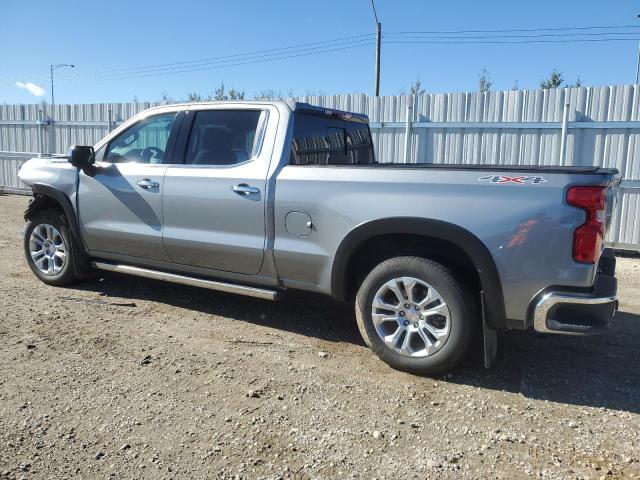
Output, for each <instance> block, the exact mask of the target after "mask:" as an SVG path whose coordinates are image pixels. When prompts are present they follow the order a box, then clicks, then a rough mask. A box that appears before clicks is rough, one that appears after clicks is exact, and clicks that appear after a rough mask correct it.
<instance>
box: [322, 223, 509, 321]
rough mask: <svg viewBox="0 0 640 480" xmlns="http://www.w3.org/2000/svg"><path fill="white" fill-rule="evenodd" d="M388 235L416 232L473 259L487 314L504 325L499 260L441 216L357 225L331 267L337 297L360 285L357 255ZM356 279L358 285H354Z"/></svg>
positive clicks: (342, 297) (344, 296)
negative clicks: (497, 266)
mask: <svg viewBox="0 0 640 480" xmlns="http://www.w3.org/2000/svg"><path fill="white" fill-rule="evenodd" d="M385 236H392V237H390V238H396V237H393V236H413V238H414V239H419V240H420V241H421V242H422V241H424V242H425V243H424V246H425V247H427V248H428V246H429V243H428V242H429V241H431V242H433V243H439V244H440V245H452V246H453V247H454V249H457V251H461V252H463V253H464V254H465V255H466V257H468V260H470V261H471V263H472V265H471V266H469V267H470V268H472V269H473V270H474V272H475V274H476V275H477V278H478V281H479V284H480V285H479V286H480V288H481V289H482V291H483V295H484V308H485V315H486V319H487V322H488V324H489V325H491V326H492V327H493V328H505V327H506V316H505V306H504V296H503V292H502V284H501V281H500V276H499V274H498V270H497V268H496V264H495V262H494V260H493V258H492V256H491V254H490V252H489V251H488V250H487V248H486V247H485V245H484V244H483V243H482V241H481V240H480V239H478V237H476V236H475V235H474V234H473V233H471V232H469V231H468V230H466V229H464V228H462V227H460V226H458V225H454V224H452V223H448V222H444V221H441V220H434V219H425V218H419V217H392V218H384V219H379V220H373V221H370V222H366V223H363V224H360V225H358V226H357V227H355V228H354V229H353V230H352V231H351V232H349V233H348V234H347V236H346V237H345V238H344V239H343V240H342V242H341V243H340V246H339V247H338V249H337V251H336V255H335V257H334V261H333V265H332V269H331V295H332V297H334V298H335V299H337V300H341V301H345V300H348V299H349V298H350V297H351V296H352V295H353V294H354V293H355V289H356V288H357V281H355V280H354V278H353V275H352V271H353V268H354V267H355V265H354V259H356V258H357V257H358V253H359V252H360V251H361V249H363V248H364V247H365V245H367V243H368V242H371V241H372V240H375V239H377V238H383V237H385ZM354 282H355V283H356V285H354Z"/></svg>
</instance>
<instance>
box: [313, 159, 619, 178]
mask: <svg viewBox="0 0 640 480" xmlns="http://www.w3.org/2000/svg"><path fill="white" fill-rule="evenodd" d="M323 166H327V167H337V166H340V165H323ZM345 166H351V167H354V165H345ZM357 167H358V168H365V167H367V168H410V169H438V170H440V169H442V170H480V171H496V170H499V171H503V172H531V173H575V174H589V173H593V174H599V175H617V174H618V173H619V172H618V170H617V169H615V168H603V167H598V166H591V165H588V166H569V165H567V166H552V165H498V164H479V165H473V164H459V163H390V162H389V163H370V164H367V165H357Z"/></svg>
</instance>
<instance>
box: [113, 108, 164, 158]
mask: <svg viewBox="0 0 640 480" xmlns="http://www.w3.org/2000/svg"><path fill="white" fill-rule="evenodd" d="M175 118H176V113H175V112H172V113H166V114H163V115H156V116H153V117H148V118H145V119H144V120H142V121H140V122H138V123H136V124H135V125H132V126H131V127H129V128H127V129H126V130H125V131H124V132H122V133H121V134H120V135H118V136H117V137H116V138H114V139H113V140H111V142H110V143H109V148H108V150H107V155H106V161H107V162H110V163H125V162H135V163H149V164H160V163H165V151H166V149H167V143H168V142H169V134H170V133H171V127H172V126H173V122H174V120H175Z"/></svg>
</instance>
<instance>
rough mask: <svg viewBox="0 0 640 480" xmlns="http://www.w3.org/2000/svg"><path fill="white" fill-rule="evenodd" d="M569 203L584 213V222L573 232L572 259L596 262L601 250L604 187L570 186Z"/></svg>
mask: <svg viewBox="0 0 640 480" xmlns="http://www.w3.org/2000/svg"><path fill="white" fill-rule="evenodd" d="M567 202H568V203H569V205H573V206H574V207H578V208H581V209H583V210H584V211H585V213H586V219H585V222H584V223H583V224H582V225H580V226H579V227H578V228H576V231H575V232H574V233H573V259H574V260H575V261H576V262H580V263H596V261H597V260H598V258H599V257H600V253H601V252H602V241H603V237H604V221H605V211H606V207H607V196H606V188H605V187H571V188H569V191H568V192H567Z"/></svg>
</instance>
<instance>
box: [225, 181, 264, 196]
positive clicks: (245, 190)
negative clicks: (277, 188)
mask: <svg viewBox="0 0 640 480" xmlns="http://www.w3.org/2000/svg"><path fill="white" fill-rule="evenodd" d="M231 190H233V191H234V192H236V193H237V194H238V195H251V194H256V193H260V189H259V188H258V187H252V186H250V185H247V184H246V183H239V184H238V185H234V186H233V187H231Z"/></svg>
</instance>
